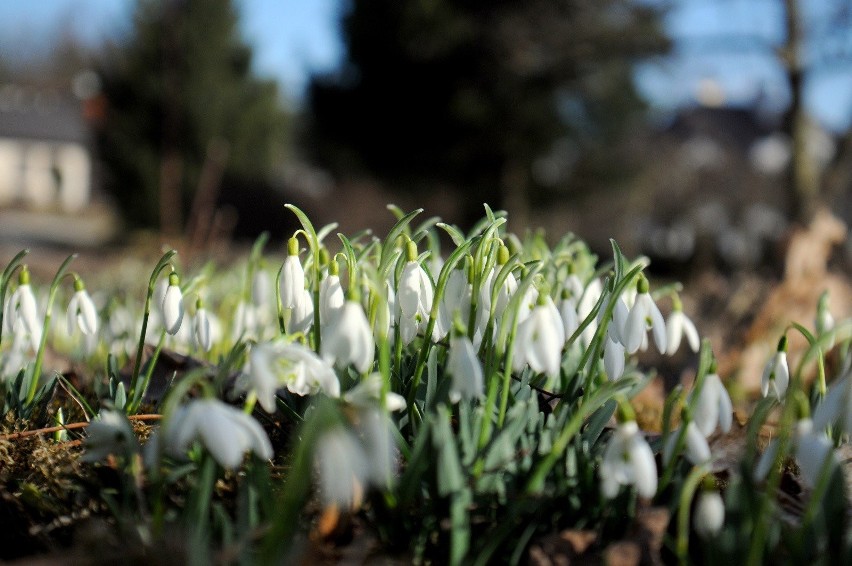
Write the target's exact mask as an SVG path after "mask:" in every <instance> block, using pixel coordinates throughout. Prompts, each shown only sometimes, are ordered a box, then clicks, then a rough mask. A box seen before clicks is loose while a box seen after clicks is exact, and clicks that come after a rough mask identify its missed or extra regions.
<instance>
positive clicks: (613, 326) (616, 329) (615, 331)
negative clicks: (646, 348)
mask: <svg viewBox="0 0 852 566" xmlns="http://www.w3.org/2000/svg"><path fill="white" fill-rule="evenodd" d="M612 300H613V298H612V297H611V296H610V297H608V298H607V300H606V301H604V303H603V304H602V305H601V310H600V311H598V317H597V318H598V323H600V322H601V320H602V319H603V316H604V313H605V312H606V309H607V308H608V306H609V301H612ZM628 316H630V308H629V307H628V306H627V304H626V303H625V302H624V297H623V296H621V297H618V298H616V299H615V306H614V307H613V309H612V320H611V321H610V323H609V326H607V332H608V333H609V334H610V337H611V338H612V339H613V340H615V341H616V342H618V343H619V344H621V345H622V346H626V345H627V344H626V343H627V340H626V339H625V337H624V336H625V334H624V332H625V328H626V326H627V318H628ZM645 337H646V334H645V332H644V331H642V340H643V341H644V340H645ZM631 353H633V352H631Z"/></svg>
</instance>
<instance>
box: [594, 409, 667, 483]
mask: <svg viewBox="0 0 852 566" xmlns="http://www.w3.org/2000/svg"><path fill="white" fill-rule="evenodd" d="M600 475H601V493H602V494H603V496H604V497H606V498H608V499H611V498H613V497H615V496H616V495H617V494H618V489H619V487H620V486H621V485H631V484H632V485H633V486H634V487H635V488H636V491H637V492H638V493H639V495H641V496H642V497H649V498H650V497H653V496H654V494H655V493H656V491H657V466H656V463H655V462H654V453H653V452H652V451H651V447H650V446H648V442H647V441H646V440H645V439H644V438H643V437H642V435H641V433H640V432H639V427H638V426H637V425H636V422H635V421H628V422H625V423H622V424H621V425H619V426H618V428H617V429H616V430H615V432H614V433H613V435H612V437H611V438H610V440H609V443H608V444H607V446H606V448H605V449H604V455H603V460H602V461H601V466H600Z"/></svg>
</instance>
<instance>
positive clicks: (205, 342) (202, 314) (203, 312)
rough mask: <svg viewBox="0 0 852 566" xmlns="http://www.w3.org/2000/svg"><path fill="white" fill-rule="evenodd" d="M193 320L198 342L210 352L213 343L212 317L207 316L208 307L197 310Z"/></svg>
mask: <svg viewBox="0 0 852 566" xmlns="http://www.w3.org/2000/svg"><path fill="white" fill-rule="evenodd" d="M192 322H193V324H192V326H193V331H194V333H195V341H196V343H197V344H198V345H199V346H200V347H201V349H203V350H204V351H205V352H209V351H210V348H211V347H212V345H213V343H212V341H211V334H210V319H209V318H208V317H207V309H204V308H200V309H198V310H197V311H195V318H194V319H193V321H192Z"/></svg>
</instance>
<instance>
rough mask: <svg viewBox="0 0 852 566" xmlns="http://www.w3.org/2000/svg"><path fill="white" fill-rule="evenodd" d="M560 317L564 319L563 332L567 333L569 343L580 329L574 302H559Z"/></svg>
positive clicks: (566, 338)
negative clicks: (569, 339)
mask: <svg viewBox="0 0 852 566" xmlns="http://www.w3.org/2000/svg"><path fill="white" fill-rule="evenodd" d="M559 316H560V317H561V319H562V331H563V332H564V333H565V340H566V341H567V340H568V338H570V337H571V335H572V334H574V332H576V330H577V329H578V328H579V327H580V321H579V319H578V317H577V309H576V308H575V307H574V303H573V301H571V300H570V299H563V300H562V301H560V302H559Z"/></svg>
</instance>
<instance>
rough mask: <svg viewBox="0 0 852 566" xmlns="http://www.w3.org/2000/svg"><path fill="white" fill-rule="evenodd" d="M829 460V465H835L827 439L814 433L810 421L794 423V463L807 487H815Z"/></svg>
mask: <svg viewBox="0 0 852 566" xmlns="http://www.w3.org/2000/svg"><path fill="white" fill-rule="evenodd" d="M830 458H831V459H832V462H831V464H830V465H834V464H836V463H837V457H836V455H835V453H834V449H833V447H832V445H831V441H830V440H829V439H828V437H827V436H826V435H825V434H824V433H822V432H815V431H814V429H813V423H812V422H811V421H810V419H802V420H800V421H799V422H798V423H796V462H797V463H798V464H799V470H800V471H801V473H802V478H803V479H804V480H805V483H807V485H808V486H809V487H814V486H816V484H817V482H818V481H819V476H820V473H821V472H822V470H823V466H825V465H826V464H828V460H829V459H830ZM828 473H830V472H828Z"/></svg>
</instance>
